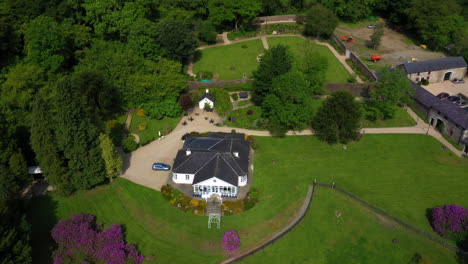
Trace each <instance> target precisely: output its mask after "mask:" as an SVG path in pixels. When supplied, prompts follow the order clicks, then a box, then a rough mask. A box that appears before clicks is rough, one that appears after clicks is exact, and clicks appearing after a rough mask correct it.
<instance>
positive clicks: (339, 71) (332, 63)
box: [267, 37, 352, 82]
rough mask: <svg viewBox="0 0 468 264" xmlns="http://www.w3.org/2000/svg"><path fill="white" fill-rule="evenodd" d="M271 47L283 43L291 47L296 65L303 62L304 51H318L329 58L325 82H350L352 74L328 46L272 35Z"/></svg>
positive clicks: (269, 40)
mask: <svg viewBox="0 0 468 264" xmlns="http://www.w3.org/2000/svg"><path fill="white" fill-rule="evenodd" d="M267 41H268V45H269V46H270V48H272V47H274V46H276V45H279V44H283V45H286V46H289V47H290V48H291V51H292V54H293V56H294V58H295V60H296V65H297V64H299V63H301V60H302V58H303V56H304V53H305V52H307V51H309V52H317V53H320V55H322V56H325V57H326V58H327V59H328V71H327V73H326V75H325V82H348V79H349V78H351V77H352V75H351V74H350V73H349V72H348V71H347V70H346V69H345V67H344V66H343V65H342V64H341V63H340V62H339V61H338V59H337V58H336V57H335V55H333V53H332V52H331V51H330V50H329V49H328V47H326V46H323V45H318V44H315V43H312V42H310V41H307V40H304V39H303V38H300V37H270V38H267Z"/></svg>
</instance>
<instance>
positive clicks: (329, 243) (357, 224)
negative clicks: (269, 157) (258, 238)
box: [239, 187, 456, 264]
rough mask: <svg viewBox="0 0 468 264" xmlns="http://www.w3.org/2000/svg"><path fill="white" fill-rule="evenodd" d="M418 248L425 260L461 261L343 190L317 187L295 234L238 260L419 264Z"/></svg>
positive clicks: (322, 263)
mask: <svg viewBox="0 0 468 264" xmlns="http://www.w3.org/2000/svg"><path fill="white" fill-rule="evenodd" d="M337 211H338V212H340V213H341V216H340V217H339V218H338V217H337V216H336V215H335V213H336V212H337ZM393 239H398V243H392V240H393ZM416 253H418V254H420V255H421V256H422V257H423V258H424V259H426V260H429V261H430V262H424V263H446V264H449V263H456V261H455V256H454V254H453V253H451V252H450V251H448V250H446V249H444V248H443V247H442V246H438V245H435V244H434V243H433V242H432V241H429V240H428V239H425V238H421V237H419V236H416V235H415V234H414V233H412V232H409V231H408V230H407V229H403V228H402V227H400V226H399V225H397V224H395V223H394V222H391V221H389V220H387V219H385V218H383V217H381V216H379V215H377V214H375V213H373V212H371V211H369V209H367V208H365V207H363V206H362V205H361V204H358V203H357V202H355V201H353V200H351V199H350V198H348V197H346V196H344V195H343V194H340V193H338V192H335V191H332V190H330V189H325V188H322V187H316V189H315V193H314V197H313V200H312V204H311V207H310V210H309V212H308V213H307V215H306V217H305V218H304V219H303V220H302V222H301V223H300V224H299V225H298V226H297V227H296V228H295V229H294V230H293V231H292V232H291V233H289V234H287V235H286V236H284V237H283V238H281V239H280V240H279V241H277V242H275V243H274V244H273V245H271V246H268V247H267V248H265V249H264V250H262V251H260V252H258V253H256V254H255V255H253V256H252V257H247V258H246V259H245V260H243V261H241V262H239V263H244V264H248V263H252V264H253V263H255V264H261V263H320V264H335V263H381V264H385V263H388V264H393V263H414V262H411V259H412V258H413V257H414V255H415V254H416ZM420 263H422V262H420Z"/></svg>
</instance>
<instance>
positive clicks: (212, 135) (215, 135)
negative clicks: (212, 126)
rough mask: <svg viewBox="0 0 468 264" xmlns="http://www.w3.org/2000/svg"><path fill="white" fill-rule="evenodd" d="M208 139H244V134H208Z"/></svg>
mask: <svg viewBox="0 0 468 264" xmlns="http://www.w3.org/2000/svg"><path fill="white" fill-rule="evenodd" d="M208 136H209V137H215V138H232V139H240V140H242V139H244V137H245V134H243V133H224V132H211V133H208Z"/></svg>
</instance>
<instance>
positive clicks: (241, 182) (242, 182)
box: [239, 175, 247, 186]
mask: <svg viewBox="0 0 468 264" xmlns="http://www.w3.org/2000/svg"><path fill="white" fill-rule="evenodd" d="M246 184H247V175H245V176H240V177H239V186H245V185H246Z"/></svg>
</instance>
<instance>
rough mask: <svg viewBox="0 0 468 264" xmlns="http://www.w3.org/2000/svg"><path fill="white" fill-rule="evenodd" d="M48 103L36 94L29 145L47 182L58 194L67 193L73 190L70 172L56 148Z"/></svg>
mask: <svg viewBox="0 0 468 264" xmlns="http://www.w3.org/2000/svg"><path fill="white" fill-rule="evenodd" d="M48 105H49V104H47V103H46V102H45V101H44V100H43V99H42V97H41V96H40V95H38V96H37V98H36V100H35V103H34V106H33V111H32V119H31V120H32V123H31V146H32V148H33V150H34V153H35V154H36V159H37V161H38V163H39V166H40V167H41V170H42V172H43V174H44V176H45V177H46V179H47V181H48V182H49V184H50V185H51V186H54V187H55V188H56V190H57V192H58V193H59V194H62V195H68V194H70V193H71V192H72V191H73V187H72V186H71V184H70V178H69V177H70V174H69V173H67V172H66V169H65V167H64V161H63V159H62V157H61V155H60V154H59V150H58V148H57V144H56V140H55V135H54V132H53V122H52V120H51V116H50V113H51V111H50V108H49V107H48Z"/></svg>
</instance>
